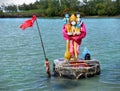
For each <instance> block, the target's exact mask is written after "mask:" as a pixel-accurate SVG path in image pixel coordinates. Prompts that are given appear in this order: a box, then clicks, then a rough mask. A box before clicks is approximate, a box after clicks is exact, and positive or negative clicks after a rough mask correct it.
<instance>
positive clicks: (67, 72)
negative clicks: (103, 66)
mask: <svg viewBox="0 0 120 91" xmlns="http://www.w3.org/2000/svg"><path fill="white" fill-rule="evenodd" d="M53 72H54V76H60V77H67V78H72V79H80V78H87V77H91V76H94V75H99V74H100V64H99V61H97V60H95V59H93V60H81V59H79V60H78V61H65V60H64V59H63V58H60V59H55V60H54V64H53Z"/></svg>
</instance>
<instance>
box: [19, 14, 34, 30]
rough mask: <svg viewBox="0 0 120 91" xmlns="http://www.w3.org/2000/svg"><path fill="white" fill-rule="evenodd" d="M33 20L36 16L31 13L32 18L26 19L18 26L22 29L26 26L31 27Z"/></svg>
mask: <svg viewBox="0 0 120 91" xmlns="http://www.w3.org/2000/svg"><path fill="white" fill-rule="evenodd" d="M35 20H36V16H35V15H33V17H32V19H30V20H26V21H25V22H24V23H23V24H22V25H21V26H20V28H21V29H22V30H24V29H26V28H28V27H32V26H33V24H34V22H35Z"/></svg>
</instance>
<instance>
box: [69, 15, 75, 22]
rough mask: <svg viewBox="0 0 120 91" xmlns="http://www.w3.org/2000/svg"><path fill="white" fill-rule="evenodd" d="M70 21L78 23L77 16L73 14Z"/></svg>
mask: <svg viewBox="0 0 120 91" xmlns="http://www.w3.org/2000/svg"><path fill="white" fill-rule="evenodd" d="M69 21H70V22H71V21H76V16H75V15H74V14H72V15H71V16H70V18H69Z"/></svg>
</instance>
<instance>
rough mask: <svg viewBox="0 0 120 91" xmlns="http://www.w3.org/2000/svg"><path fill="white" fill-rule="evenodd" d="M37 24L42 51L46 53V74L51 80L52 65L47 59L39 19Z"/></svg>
mask: <svg viewBox="0 0 120 91" xmlns="http://www.w3.org/2000/svg"><path fill="white" fill-rule="evenodd" d="M36 24H37V29H38V33H39V38H40V41H41V45H42V49H43V53H44V58H45V64H46V73H47V75H48V77H49V78H50V77H51V72H50V64H49V61H48V59H47V58H46V53H45V48H44V44H43V40H42V36H41V32H40V28H39V25H38V22H37V19H36Z"/></svg>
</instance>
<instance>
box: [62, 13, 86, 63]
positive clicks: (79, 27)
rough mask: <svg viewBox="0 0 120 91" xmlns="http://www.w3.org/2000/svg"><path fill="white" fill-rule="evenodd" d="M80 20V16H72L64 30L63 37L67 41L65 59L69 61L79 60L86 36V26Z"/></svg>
mask: <svg viewBox="0 0 120 91" xmlns="http://www.w3.org/2000/svg"><path fill="white" fill-rule="evenodd" d="M80 20H81V19H80V15H77V14H76V16H75V15H74V14H72V15H71V16H70V17H69V21H68V22H67V23H65V24H64V26H63V29H62V32H63V37H64V39H65V40H66V51H65V54H64V59H65V60H67V61H70V60H71V59H78V55H79V53H80V51H79V48H80V44H81V41H82V39H83V38H84V37H85V36H86V28H85V25H84V23H83V22H81V21H80Z"/></svg>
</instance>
